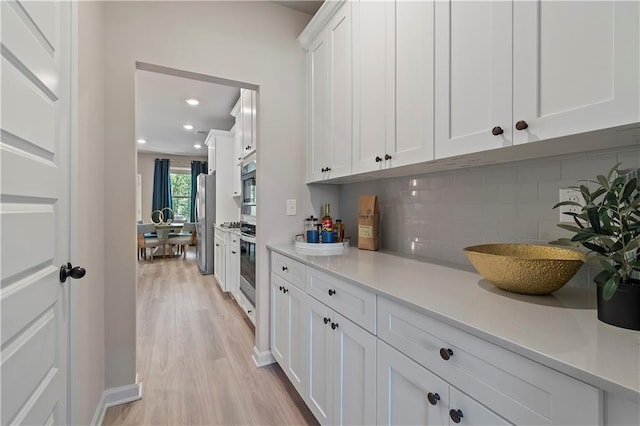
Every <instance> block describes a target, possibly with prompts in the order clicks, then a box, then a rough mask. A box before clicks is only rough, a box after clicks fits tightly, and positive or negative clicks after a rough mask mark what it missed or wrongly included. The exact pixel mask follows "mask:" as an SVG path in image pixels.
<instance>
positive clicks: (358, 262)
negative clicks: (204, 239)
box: [268, 245, 640, 402]
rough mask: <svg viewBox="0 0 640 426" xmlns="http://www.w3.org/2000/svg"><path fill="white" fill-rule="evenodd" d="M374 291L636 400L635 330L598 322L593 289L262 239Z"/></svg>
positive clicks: (639, 350) (639, 336)
mask: <svg viewBox="0 0 640 426" xmlns="http://www.w3.org/2000/svg"><path fill="white" fill-rule="evenodd" d="M268 247H269V248H270V249H272V250H273V251H276V252H278V253H280V254H283V255H285V256H289V257H292V258H295V259H296V260H299V261H300V262H302V263H305V264H307V265H310V266H314V267H317V268H318V269H321V270H323V271H326V272H328V273H330V274H333V275H335V276H337V277H339V278H342V279H345V280H348V281H350V282H353V283H356V284H358V285H361V286H364V287H366V288H368V289H370V290H372V291H374V292H376V293H377V294H379V295H383V296H390V297H391V298H392V299H394V300H396V301H398V302H401V303H403V304H405V305H407V306H410V307H412V308H414V309H416V310H419V311H422V312H424V313H425V314H427V315H430V316H432V317H435V318H437V319H439V320H441V321H443V322H446V323H447V324H449V325H452V326H454V327H457V328H460V329H462V330H464V331H466V332H468V333H470V334H473V335H475V336H477V337H480V338H482V339H485V340H487V341H490V342H492V343H494V344H497V345H499V346H501V347H503V348H505V349H508V350H511V351H513V352H515V353H517V354H520V355H522V356H525V357H527V358H530V359H532V360H534V361H537V362H539V363H541V364H544V365H546V366H548V367H550V368H553V369H555V370H558V371H561V372H563V373H565V374H568V375H570V376H572V377H575V378H577V379H579V380H582V381H584V382H587V383H590V384H592V385H593V386H596V387H598V388H601V389H603V390H606V391H610V392H614V393H616V394H618V395H620V396H623V397H626V398H628V399H630V400H632V401H636V402H638V401H640V332H637V331H631V330H625V329H621V328H618V327H613V326H610V325H608V324H605V323H603V322H600V321H598V318H597V313H596V295H595V292H594V291H590V290H585V289H582V288H576V287H571V286H565V287H564V288H562V289H560V290H559V291H557V292H555V293H553V294H552V295H549V296H527V295H520V294H515V293H510V292H507V291H504V290H501V289H499V288H497V287H495V286H494V285H493V284H491V283H490V282H488V281H486V280H484V279H483V278H482V276H480V275H479V274H477V273H475V272H470V271H467V270H464V269H462V268H457V267H455V266H449V265H444V264H442V263H441V262H439V263H435V262H434V263H429V262H425V261H420V260H414V259H408V258H405V257H401V256H398V255H394V254H391V253H384V252H372V251H365V250H358V249H357V248H354V247H351V248H349V249H347V250H345V253H344V254H343V255H341V256H307V255H300V254H298V253H297V252H296V251H295V249H294V247H293V245H273V246H272V245H269V246H268Z"/></svg>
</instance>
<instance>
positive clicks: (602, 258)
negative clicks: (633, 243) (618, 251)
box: [598, 256, 618, 274]
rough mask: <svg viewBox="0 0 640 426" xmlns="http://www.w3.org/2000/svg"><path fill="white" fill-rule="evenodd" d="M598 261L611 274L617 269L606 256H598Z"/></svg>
mask: <svg viewBox="0 0 640 426" xmlns="http://www.w3.org/2000/svg"><path fill="white" fill-rule="evenodd" d="M598 261H599V262H600V265H602V267H603V268H604V269H605V270H606V271H609V272H611V273H612V274H615V273H616V272H618V270H617V269H616V268H615V267H614V266H613V265H612V264H611V262H610V261H609V259H608V258H607V257H606V256H598Z"/></svg>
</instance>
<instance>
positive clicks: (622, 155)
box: [340, 146, 640, 287]
mask: <svg viewBox="0 0 640 426" xmlns="http://www.w3.org/2000/svg"><path fill="white" fill-rule="evenodd" d="M507 149H510V148H507ZM617 162H620V163H622V168H633V169H637V168H639V167H640V148H639V147H638V146H631V147H624V148H616V149H610V150H604V151H592V152H585V153H579V154H571V155H562V156H554V157H546V158H539V159H534V160H527V161H519V162H511V163H505V164H500V165H490V166H484V167H474V168H468V169H462V170H455V171H449V172H439V173H432V174H428V175H416V176H408V177H403V178H395V179H386V180H378V181H371V182H363V183H355V184H349V185H343V186H342V187H341V188H340V207H341V209H342V212H343V217H342V219H343V220H344V223H345V228H346V232H345V234H346V235H350V236H352V242H353V244H354V245H357V234H358V233H357V231H356V230H357V223H358V202H359V197H360V196H361V195H366V194H375V195H378V197H379V202H380V211H381V219H382V220H381V227H382V230H381V234H382V248H383V249H385V250H390V251H396V252H399V253H405V254H409V255H412V256H419V257H429V258H434V259H439V260H444V261H447V262H453V263H458V264H461V265H466V266H470V264H469V261H468V260H467V258H466V257H465V256H464V253H463V250H462V249H463V248H464V247H467V246H472V245H476V244H489V243H496V242H501V243H509V242H513V243H532V244H543V245H544V244H547V243H548V242H549V241H552V240H555V239H558V238H563V237H568V238H571V233H569V232H568V231H564V230H562V229H560V228H558V226H557V225H558V222H559V213H558V210H554V209H553V208H552V207H553V206H554V205H555V204H556V203H557V202H558V201H559V200H558V197H559V195H558V192H559V189H560V188H566V187H569V186H575V185H577V184H578V181H579V180H586V179H592V180H595V177H596V175H598V174H603V175H606V174H607V172H608V171H609V169H611V167H613V166H614V165H615V164H616V163H617ZM598 272H600V270H599V269H598V268H592V267H591V266H588V267H587V266H585V267H583V268H582V269H580V271H579V272H578V273H577V274H576V276H575V277H573V279H572V280H571V282H570V284H573V285H578V286H582V287H589V286H593V285H594V284H593V277H594V276H595V275H596V274H597V273H598Z"/></svg>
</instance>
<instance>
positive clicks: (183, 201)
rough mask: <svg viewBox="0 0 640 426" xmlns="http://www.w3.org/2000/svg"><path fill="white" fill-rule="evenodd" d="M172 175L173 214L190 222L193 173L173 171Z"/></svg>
mask: <svg viewBox="0 0 640 426" xmlns="http://www.w3.org/2000/svg"><path fill="white" fill-rule="evenodd" d="M170 175H171V197H172V198H173V212H174V213H175V214H176V215H181V216H184V217H185V218H186V219H187V220H189V217H190V216H191V173H190V172H188V171H187V172H182V171H179V170H171V173H170Z"/></svg>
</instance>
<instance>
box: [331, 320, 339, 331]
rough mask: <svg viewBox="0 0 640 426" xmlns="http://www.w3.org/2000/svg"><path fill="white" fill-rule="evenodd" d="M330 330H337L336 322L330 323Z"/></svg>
mask: <svg viewBox="0 0 640 426" xmlns="http://www.w3.org/2000/svg"><path fill="white" fill-rule="evenodd" d="M331 328H332V329H333V330H335V329H336V328H338V323H337V322H332V323H331Z"/></svg>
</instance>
